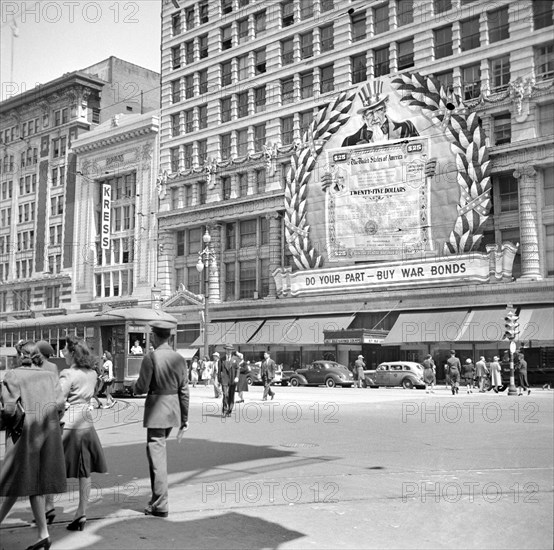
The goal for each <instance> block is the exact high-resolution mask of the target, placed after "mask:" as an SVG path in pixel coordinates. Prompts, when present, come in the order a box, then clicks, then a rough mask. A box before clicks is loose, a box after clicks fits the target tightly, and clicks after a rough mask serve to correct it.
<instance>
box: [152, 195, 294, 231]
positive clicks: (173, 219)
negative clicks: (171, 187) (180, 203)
mask: <svg viewBox="0 0 554 550" xmlns="http://www.w3.org/2000/svg"><path fill="white" fill-rule="evenodd" d="M283 193H284V192H283V191H276V192H274V193H273V194H272V195H269V196H268V194H265V195H263V196H261V197H260V196H253V197H247V198H244V197H241V198H240V199H235V200H232V201H225V202H215V203H208V204H203V205H196V206H191V207H189V208H186V209H180V210H178V211H172V212H159V213H158V227H159V229H160V231H162V230H165V231H171V230H177V229H183V228H184V227H190V226H194V225H198V224H199V223H202V224H206V223H217V222H221V221H225V220H233V219H236V218H238V217H241V216H244V214H245V213H250V214H252V215H255V214H263V213H269V212H275V211H277V210H281V209H283Z"/></svg>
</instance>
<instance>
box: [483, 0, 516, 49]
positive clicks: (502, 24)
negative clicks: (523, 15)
mask: <svg viewBox="0 0 554 550" xmlns="http://www.w3.org/2000/svg"><path fill="white" fill-rule="evenodd" d="M487 18H488V23H489V42H490V43H491V44H492V43H493V42H499V41H500V40H506V39H507V38H510V26H509V24H508V8H507V7H506V8H501V9H499V10H494V11H489V12H488V13H487Z"/></svg>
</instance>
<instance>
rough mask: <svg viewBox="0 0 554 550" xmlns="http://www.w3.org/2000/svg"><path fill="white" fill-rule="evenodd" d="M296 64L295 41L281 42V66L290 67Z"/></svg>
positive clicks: (289, 39)
mask: <svg viewBox="0 0 554 550" xmlns="http://www.w3.org/2000/svg"><path fill="white" fill-rule="evenodd" d="M293 62H294V40H293V39H292V38H288V39H287V40H281V65H290V64H291V63H293Z"/></svg>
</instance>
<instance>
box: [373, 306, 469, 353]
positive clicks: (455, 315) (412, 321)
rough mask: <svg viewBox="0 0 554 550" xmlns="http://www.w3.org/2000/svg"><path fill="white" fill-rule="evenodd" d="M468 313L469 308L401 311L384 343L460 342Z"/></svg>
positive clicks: (390, 344)
mask: <svg viewBox="0 0 554 550" xmlns="http://www.w3.org/2000/svg"><path fill="white" fill-rule="evenodd" d="M467 313H468V312H467V310H461V311H458V310H456V311H450V310H447V311H429V312H425V311H421V312H419V311H418V312H415V313H401V314H400V315H399V316H398V319H397V320H396V323H395V324H394V326H393V327H392V329H391V331H390V332H389V334H388V335H387V337H386V338H385V340H384V341H383V344H382V345H383V346H399V345H401V344H410V343H416V342H432V343H435V342H458V341H459V340H460V336H461V334H462V332H463V330H464V329H465V326H464V320H465V318H466V316H467Z"/></svg>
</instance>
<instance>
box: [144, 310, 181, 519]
mask: <svg viewBox="0 0 554 550" xmlns="http://www.w3.org/2000/svg"><path fill="white" fill-rule="evenodd" d="M150 326H151V328H152V332H151V335H150V340H151V342H152V343H153V345H154V351H152V352H150V353H148V354H147V355H145V357H144V359H143V360H142V363H141V365H140V373H139V378H138V380H137V382H136V384H135V387H134V392H135V394H139V395H140V394H144V393H147V394H148V395H147V397H146V401H145V403H144V423H143V426H144V427H145V428H146V456H147V457H148V466H149V469H150V485H151V487H152V497H151V498H150V502H149V503H148V506H147V507H146V508H145V509H144V513H145V514H146V515H152V516H158V517H164V518H165V517H167V515H168V511H169V502H168V500H169V498H168V486H167V453H166V440H167V438H168V437H169V434H170V433H171V429H172V428H174V427H178V428H180V430H179V434H178V436H177V437H178V438H180V437H181V436H182V432H183V431H184V430H186V429H187V428H188V411H189V386H188V375H187V374H188V373H187V366H186V363H185V359H184V358H183V357H182V356H181V355H179V354H178V353H176V352H175V351H173V350H172V349H171V347H170V345H169V344H168V340H169V337H170V336H171V329H172V328H174V324H173V323H171V322H168V321H152V322H151V323H150Z"/></svg>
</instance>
